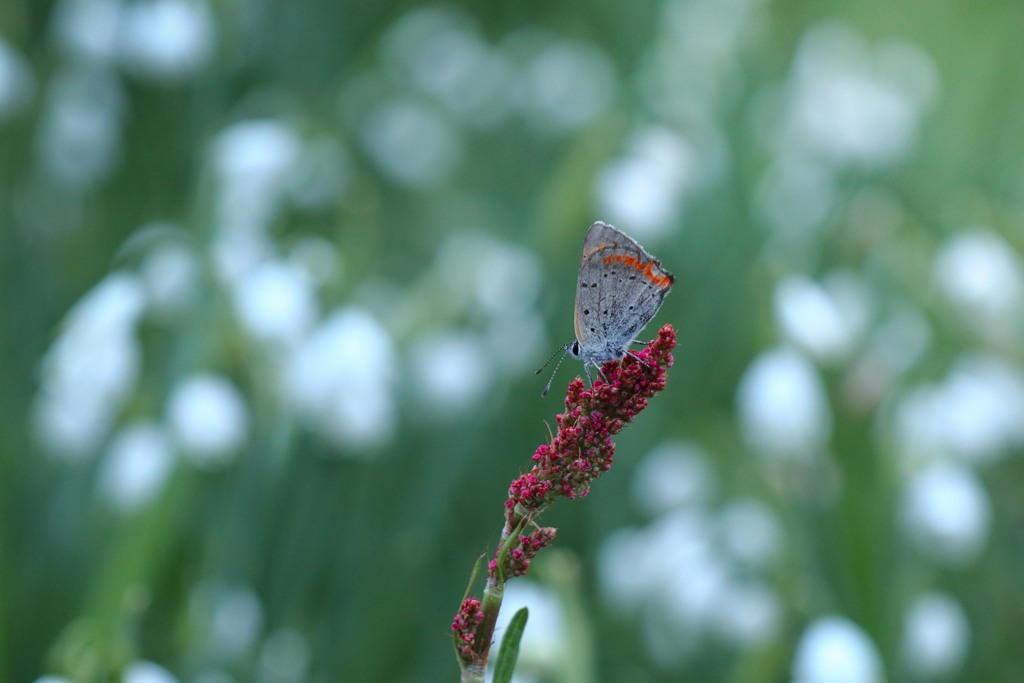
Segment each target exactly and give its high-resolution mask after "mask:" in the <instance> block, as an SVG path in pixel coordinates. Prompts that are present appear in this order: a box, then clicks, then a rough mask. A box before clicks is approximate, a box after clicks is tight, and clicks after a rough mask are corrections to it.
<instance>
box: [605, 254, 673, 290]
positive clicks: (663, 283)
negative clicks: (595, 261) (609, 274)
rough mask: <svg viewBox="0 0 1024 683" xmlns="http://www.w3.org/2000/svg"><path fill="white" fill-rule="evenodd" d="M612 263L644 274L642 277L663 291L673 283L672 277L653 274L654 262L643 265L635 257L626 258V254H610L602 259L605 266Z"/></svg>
mask: <svg viewBox="0 0 1024 683" xmlns="http://www.w3.org/2000/svg"><path fill="white" fill-rule="evenodd" d="M613 261H614V262H615V263H621V264H623V265H625V266H629V267H631V268H634V269H636V270H639V271H640V272H641V273H643V274H644V277H646V278H647V279H648V280H650V281H651V283H652V284H653V285H655V286H656V287H661V288H662V289H664V288H665V287H668V286H670V285H671V284H672V282H673V279H672V276H670V275H658V274H656V273H655V272H654V261H647V262H646V263H644V262H643V261H641V260H640V259H638V258H636V257H635V256H628V255H627V254H612V255H611V256H605V257H604V263H605V265H610V264H611V263H612V262H613Z"/></svg>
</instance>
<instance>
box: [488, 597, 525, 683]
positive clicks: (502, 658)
mask: <svg viewBox="0 0 1024 683" xmlns="http://www.w3.org/2000/svg"><path fill="white" fill-rule="evenodd" d="M529 615H530V611H529V610H528V609H527V608H525V607H524V608H522V609H521V610H519V611H518V612H516V613H515V616H513V617H512V621H510V622H508V628H507V629H506V630H505V637H504V638H502V639H501V651H500V652H498V659H497V660H495V662H494V679H493V683H509V681H511V680H512V674H513V672H514V671H515V669H516V660H517V659H518V658H519V641H520V640H521V639H522V637H523V631H525V630H526V618H527V617H528V616H529Z"/></svg>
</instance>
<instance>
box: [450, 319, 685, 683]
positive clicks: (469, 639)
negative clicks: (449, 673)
mask: <svg viewBox="0 0 1024 683" xmlns="http://www.w3.org/2000/svg"><path fill="white" fill-rule="evenodd" d="M675 345H676V334H675V331H674V330H673V329H672V326H671V325H665V326H664V327H662V328H661V330H659V332H658V336H657V338H655V339H654V341H652V342H651V343H649V344H648V345H647V348H645V349H643V350H642V351H640V352H639V353H637V354H635V355H628V356H626V357H625V358H623V359H622V360H621V361H610V362H608V363H605V364H604V367H602V368H601V372H602V375H603V376H602V377H601V379H599V380H598V381H597V382H596V383H595V384H594V385H593V386H592V387H590V389H587V388H586V385H585V384H584V383H583V380H581V379H580V378H579V377H576V378H575V379H573V380H572V381H571V382H569V387H568V389H567V390H566V395H565V411H564V412H562V413H560V414H558V415H556V416H555V423H556V424H557V425H558V432H557V433H556V434H555V436H554V437H553V438H552V439H551V442H550V443H547V444H543V445H541V446H538V447H537V450H536V451H535V452H534V454H533V463H534V464H533V467H532V468H531V469H530V471H529V472H527V473H525V474H522V475H520V476H519V477H517V478H516V479H514V480H513V481H512V484H511V485H510V486H509V489H508V499H507V500H506V501H505V529H504V531H503V532H502V537H501V543H499V544H498V548H497V549H496V550H495V553H494V558H493V559H491V561H490V562H489V563H488V566H487V570H488V576H487V589H486V590H485V592H484V600H485V603H486V604H487V605H489V607H481V603H480V601H479V600H477V599H476V598H467V599H466V600H464V601H463V603H462V606H461V607H460V608H459V612H458V614H457V615H456V616H455V620H454V621H453V622H452V629H453V630H454V631H455V634H456V650H457V652H458V655H459V658H460V659H461V661H462V662H463V671H464V673H465V671H466V670H467V668H468V669H473V670H474V671H475V674H474V675H476V674H478V675H479V676H480V678H481V680H482V677H483V671H484V668H485V667H486V663H487V652H488V649H489V648H490V644H491V642H490V641H491V638H492V636H493V634H494V627H495V623H496V621H497V616H498V609H499V608H500V605H501V598H500V595H501V592H502V591H501V584H502V583H503V582H504V581H507V580H508V579H509V578H511V577H513V576H522V575H523V574H525V573H526V572H527V570H528V569H529V567H530V561H531V560H532V559H533V558H534V556H536V554H537V552H538V551H540V550H541V549H542V548H545V547H547V546H548V545H550V544H551V543H552V541H554V539H555V534H556V530H555V529H554V528H551V527H537V526H536V525H533V521H534V520H535V519H536V517H537V516H538V515H539V514H540V513H541V512H542V511H543V510H544V509H545V508H546V507H547V506H548V505H551V503H553V502H554V501H555V500H556V499H557V498H558V497H559V496H564V497H566V498H569V499H573V498H578V497H583V496H586V495H587V494H588V493H589V492H590V486H591V484H592V483H593V481H594V479H597V478H598V477H599V476H601V474H602V473H604V472H607V471H608V470H609V469H610V468H611V466H612V461H613V459H614V454H615V444H614V442H613V441H612V437H613V436H615V435H616V434H618V433H619V432H620V431H622V428H623V427H625V426H626V424H628V423H629V422H632V421H633V418H634V417H636V415H637V413H639V412H640V411H641V410H643V409H644V408H646V407H647V402H648V401H649V400H650V399H651V397H653V396H654V395H655V394H657V393H658V392H660V391H662V390H663V389H664V388H665V374H666V370H667V369H668V368H670V367H672V349H673V348H675ZM531 525H533V531H531V532H530V533H529V534H527V535H523V534H521V533H520V534H519V535H518V536H517V537H516V538H515V540H514V542H512V543H511V544H510V543H508V540H509V537H510V536H512V534H514V533H516V532H517V531H519V530H525V528H527V527H529V526H531ZM502 547H507V548H508V550H507V551H506V552H505V554H504V556H503V558H504V559H503V560H502V564H503V566H501V567H499V566H498V561H499V557H502V555H501V548H502ZM474 680H475V679H474Z"/></svg>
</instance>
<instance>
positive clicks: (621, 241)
mask: <svg viewBox="0 0 1024 683" xmlns="http://www.w3.org/2000/svg"><path fill="white" fill-rule="evenodd" d="M674 282H675V278H674V277H673V275H672V274H671V273H669V272H668V271H667V270H665V269H664V268H662V267H661V263H660V262H659V261H658V259H656V258H654V257H653V256H651V255H650V254H649V253H648V252H647V251H646V250H645V249H644V248H643V247H641V246H640V245H639V244H638V243H637V242H636V241H635V240H634V239H633V238H631V237H629V236H628V235H626V234H625V233H623V232H620V231H619V230H616V229H615V228H613V227H612V226H610V225H608V224H607V223H602V222H600V221H599V222H597V223H594V224H593V225H592V226H590V230H588V231H587V236H586V238H585V239H584V240H583V257H582V260H581V263H580V277H579V280H578V282H577V285H576V338H577V339H578V340H579V342H580V344H581V345H582V346H583V347H584V348H586V349H588V350H590V352H591V353H592V354H596V355H597V356H599V357H600V358H599V359H600V360H610V359H612V358H615V357H621V355H618V356H616V355H615V354H617V353H618V352H619V351H623V352H624V349H625V348H626V347H627V346H628V344H629V342H631V341H632V340H633V338H634V337H635V336H636V334H637V333H639V332H640V330H642V329H643V328H644V326H645V325H647V323H648V322H649V321H650V320H651V318H653V317H654V315H655V313H657V311H658V309H659V308H660V307H661V302H662V301H663V300H664V298H665V295H667V294H668V292H669V291H670V290H671V289H672V285H673V283H674ZM606 350H608V351H609V352H610V354H611V355H605V351H606Z"/></svg>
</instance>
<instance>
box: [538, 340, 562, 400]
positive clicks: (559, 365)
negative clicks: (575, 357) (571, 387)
mask: <svg viewBox="0 0 1024 683" xmlns="http://www.w3.org/2000/svg"><path fill="white" fill-rule="evenodd" d="M568 350H569V345H568V344H564V345H563V346H562V348H560V349H558V351H555V352H554V353H553V354H551V358H548V359H547V360H546V361H545V362H544V365H542V366H540V367H539V368H537V372H535V373H533V374H535V375H539V374H540V373H541V371H542V370H543V369H544V368H546V367H547V366H548V363H550V362H551V361H552V360H554V358H555V356H557V355H558V354H559V352H561V354H562V357H561V358H559V359H558V362H557V363H555V369H554V370H552V371H551V377H549V378H548V383H547V384H546V385H545V386H544V391H542V392H540V395H541V397H542V398H543V397H544V396H547V395H548V391H550V390H551V383H552V382H554V381H555V374H557V373H558V368H560V367H561V366H562V361H563V360H565V354H566V352H568Z"/></svg>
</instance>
